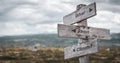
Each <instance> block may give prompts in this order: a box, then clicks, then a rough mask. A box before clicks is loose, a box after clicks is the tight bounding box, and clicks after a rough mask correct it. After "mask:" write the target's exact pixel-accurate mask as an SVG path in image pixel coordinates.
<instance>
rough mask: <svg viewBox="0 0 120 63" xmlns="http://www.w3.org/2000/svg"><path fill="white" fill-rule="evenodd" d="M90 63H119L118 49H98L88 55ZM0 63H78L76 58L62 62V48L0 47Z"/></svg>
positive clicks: (119, 49) (119, 54) (119, 51)
mask: <svg viewBox="0 0 120 63" xmlns="http://www.w3.org/2000/svg"><path fill="white" fill-rule="evenodd" d="M89 58H90V59H89V61H90V63H120V48H99V52H98V53H96V54H92V55H89ZM0 63H79V61H78V58H73V59H68V60H64V51H63V48H40V49H39V50H37V51H32V50H29V49H28V48H27V47H1V48H0Z"/></svg>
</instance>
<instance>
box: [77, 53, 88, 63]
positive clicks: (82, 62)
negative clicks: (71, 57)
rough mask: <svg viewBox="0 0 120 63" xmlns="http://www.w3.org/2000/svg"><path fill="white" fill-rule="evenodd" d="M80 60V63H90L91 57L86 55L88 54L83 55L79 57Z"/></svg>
mask: <svg viewBox="0 0 120 63" xmlns="http://www.w3.org/2000/svg"><path fill="white" fill-rule="evenodd" d="M79 62H80V63H89V57H88V56H87V55H86V56H81V57H80V58H79Z"/></svg>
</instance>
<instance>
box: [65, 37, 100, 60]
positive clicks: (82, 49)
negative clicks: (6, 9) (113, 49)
mask: <svg viewBox="0 0 120 63" xmlns="http://www.w3.org/2000/svg"><path fill="white" fill-rule="evenodd" d="M96 52H98V45H97V39H93V40H89V41H86V40H85V41H83V42H82V43H80V44H79V45H73V46H69V47H66V48H64V58H65V59H70V58H74V57H79V56H84V55H87V54H92V53H96Z"/></svg>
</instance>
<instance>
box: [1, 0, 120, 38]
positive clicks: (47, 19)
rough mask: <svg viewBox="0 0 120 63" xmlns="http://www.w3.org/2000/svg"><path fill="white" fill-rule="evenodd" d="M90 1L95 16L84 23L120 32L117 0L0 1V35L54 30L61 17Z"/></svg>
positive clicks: (112, 31) (119, 5)
mask: <svg viewBox="0 0 120 63" xmlns="http://www.w3.org/2000/svg"><path fill="white" fill-rule="evenodd" d="M93 2H96V4H97V15H96V16H95V17H92V18H90V19H88V25H89V26H91V27H99V28H107V29H110V31H111V33H118V32H120V0H0V36H6V35H21V34H39V33H57V24H60V23H63V16H65V15H67V14H69V13H71V12H73V11H75V10H76V5H78V4H87V5H88V4H90V3H93Z"/></svg>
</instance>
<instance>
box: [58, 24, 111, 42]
mask: <svg viewBox="0 0 120 63" xmlns="http://www.w3.org/2000/svg"><path fill="white" fill-rule="evenodd" d="M58 36H59V37H66V38H82V37H84V36H88V37H96V38H97V39H104V40H107V39H110V38H111V37H110V30H108V29H102V28H94V27H85V26H76V25H64V24H58Z"/></svg>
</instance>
